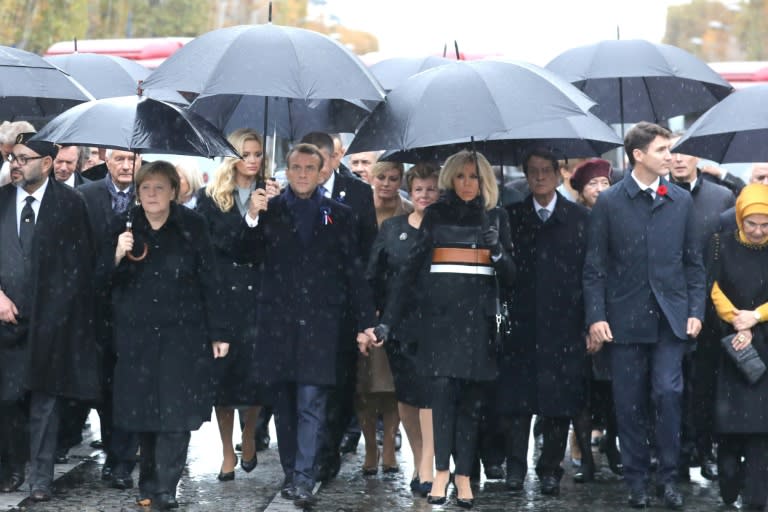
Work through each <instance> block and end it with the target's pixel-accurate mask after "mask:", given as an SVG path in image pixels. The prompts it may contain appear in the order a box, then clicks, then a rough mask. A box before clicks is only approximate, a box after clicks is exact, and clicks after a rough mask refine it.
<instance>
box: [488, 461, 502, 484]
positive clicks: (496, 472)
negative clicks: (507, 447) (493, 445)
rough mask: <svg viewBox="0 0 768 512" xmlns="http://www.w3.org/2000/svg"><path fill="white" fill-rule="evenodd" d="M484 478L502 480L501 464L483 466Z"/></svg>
mask: <svg viewBox="0 0 768 512" xmlns="http://www.w3.org/2000/svg"><path fill="white" fill-rule="evenodd" d="M485 478H487V479H488V480H501V479H503V478H504V468H503V467H502V466H501V464H491V465H490V466H485Z"/></svg>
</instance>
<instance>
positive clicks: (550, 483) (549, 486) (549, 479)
mask: <svg viewBox="0 0 768 512" xmlns="http://www.w3.org/2000/svg"><path fill="white" fill-rule="evenodd" d="M541 494H543V495H545V496H559V495H560V480H558V479H557V477H554V476H545V477H543V478H542V479H541Z"/></svg>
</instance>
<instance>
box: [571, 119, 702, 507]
mask: <svg viewBox="0 0 768 512" xmlns="http://www.w3.org/2000/svg"><path fill="white" fill-rule="evenodd" d="M624 148H625V151H626V153H627V156H628V157H629V163H630V165H632V167H633V170H632V173H631V175H630V176H627V177H626V178H625V179H623V180H622V181H621V182H619V183H617V184H616V185H614V186H613V187H611V188H610V189H608V190H606V191H604V192H603V193H601V194H600V196H599V197H598V200H597V203H596V204H595V206H594V208H593V209H592V213H591V215H590V218H589V223H588V229H587V255H586V261H585V265H584V275H583V282H584V302H585V308H586V318H587V325H589V335H590V344H591V345H593V346H594V347H595V348H600V347H601V346H602V345H603V344H604V343H606V342H608V347H607V348H608V351H609V352H608V355H609V358H610V364H611V371H612V375H613V393H614V400H615V402H616V415H617V420H618V426H619V439H620V442H621V454H622V462H623V463H624V478H625V481H626V482H627V485H628V486H629V490H630V495H629V504H630V505H631V506H632V507H636V508H645V507H648V506H650V499H649V497H648V494H647V490H646V485H647V484H648V479H649V476H650V451H649V445H648V439H649V435H650V433H651V429H650V428H649V421H650V418H651V416H650V414H649V410H648V409H649V407H648V405H649V402H650V399H652V400H653V403H654V405H655V410H656V422H655V436H656V448H657V450H658V454H659V469H658V471H657V473H656V484H657V489H656V491H657V494H658V496H659V497H660V498H663V500H664V505H665V506H666V507H668V508H672V509H680V508H682V507H683V496H682V494H680V492H679V491H678V490H677V489H676V487H675V478H676V473H677V468H678V459H679V454H680V425H681V409H682V393H683V375H682V360H683V355H684V354H685V353H686V351H687V350H688V349H689V343H688V342H687V341H688V339H689V338H695V337H696V336H698V334H699V332H700V331H701V322H702V319H703V316H704V297H705V293H706V292H705V277H704V266H703V262H702V257H701V246H700V243H699V241H698V240H697V239H696V237H695V230H694V222H695V219H694V217H693V208H692V207H693V202H692V200H691V195H690V194H689V193H687V192H686V191H684V190H683V189H682V188H680V187H675V186H672V185H670V184H669V182H667V180H666V179H664V178H663V176H665V175H667V174H668V173H669V169H670V167H671V166H672V154H671V153H670V150H669V149H670V133H669V131H668V130H666V129H665V128H662V127H660V126H658V125H654V124H651V123H645V122H641V123H638V124H637V125H635V126H634V127H633V128H632V129H631V130H630V131H629V132H628V133H627V135H626V137H625V140H624ZM649 395H650V396H649Z"/></svg>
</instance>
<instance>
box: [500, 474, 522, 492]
mask: <svg viewBox="0 0 768 512" xmlns="http://www.w3.org/2000/svg"><path fill="white" fill-rule="evenodd" d="M504 483H505V484H506V486H507V490H510V491H512V492H520V491H522V490H523V479H522V478H518V477H516V476H512V475H507V479H506V480H505V481H504Z"/></svg>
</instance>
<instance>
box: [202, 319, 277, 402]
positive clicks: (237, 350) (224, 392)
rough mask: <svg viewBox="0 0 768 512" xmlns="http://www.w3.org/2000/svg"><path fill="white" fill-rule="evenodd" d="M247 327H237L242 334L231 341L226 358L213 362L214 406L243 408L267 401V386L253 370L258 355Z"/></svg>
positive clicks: (251, 334)
mask: <svg viewBox="0 0 768 512" xmlns="http://www.w3.org/2000/svg"><path fill="white" fill-rule="evenodd" d="M250 318H256V316H255V315H253V316H251V317H250ZM249 329H253V327H252V326H246V325H241V326H239V329H238V331H239V332H241V333H243V334H241V336H239V339H238V340H237V341H236V342H234V343H230V345H229V353H228V354H227V357H223V358H220V359H216V360H215V361H214V378H215V382H216V395H215V398H214V405H216V406H217V407H246V406H252V405H266V404H268V403H270V396H269V395H270V393H269V391H268V386H267V385H266V384H265V383H263V382H259V381H258V379H257V375H255V374H254V372H253V361H254V359H255V358H256V357H258V354H256V346H255V344H254V342H253V340H254V336H253V333H249V332H248V330H249Z"/></svg>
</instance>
